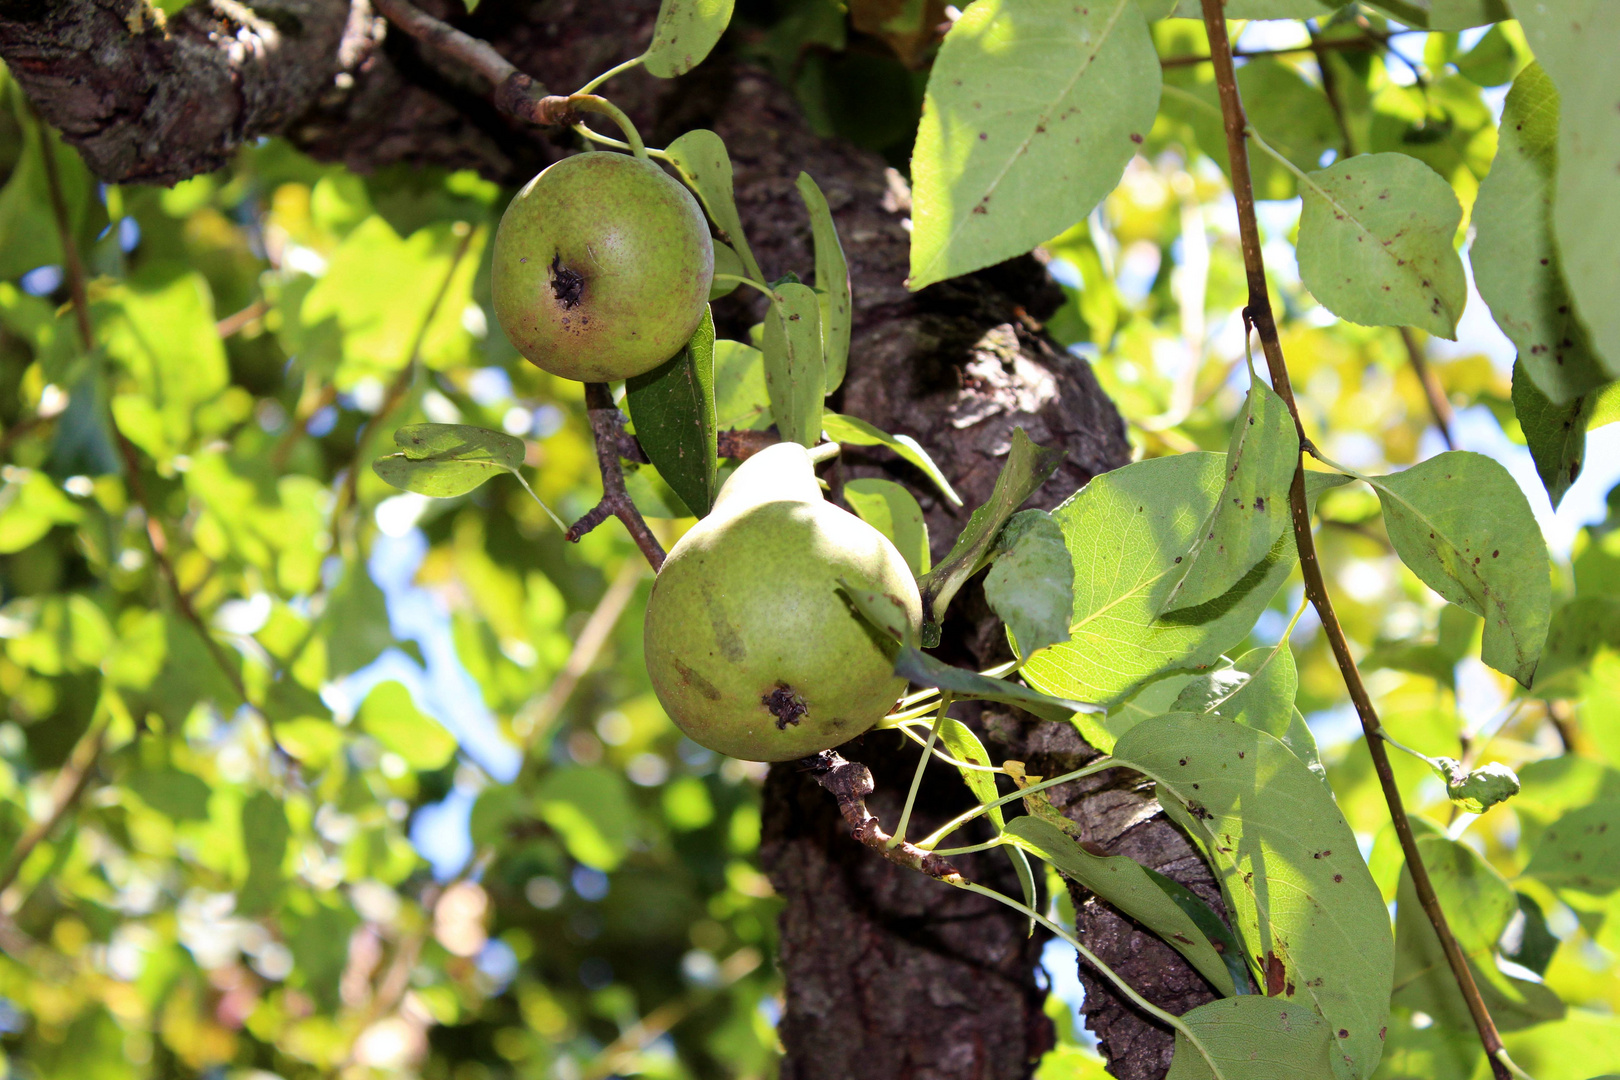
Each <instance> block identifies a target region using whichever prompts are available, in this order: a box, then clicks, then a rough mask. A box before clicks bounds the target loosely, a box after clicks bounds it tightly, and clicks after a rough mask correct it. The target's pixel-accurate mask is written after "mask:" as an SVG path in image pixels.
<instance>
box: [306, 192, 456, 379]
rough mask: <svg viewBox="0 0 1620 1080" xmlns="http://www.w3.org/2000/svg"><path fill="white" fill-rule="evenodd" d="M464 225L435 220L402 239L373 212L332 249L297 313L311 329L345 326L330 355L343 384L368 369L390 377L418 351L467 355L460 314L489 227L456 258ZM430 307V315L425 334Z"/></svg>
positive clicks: (435, 362) (441, 359)
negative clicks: (337, 351) (338, 344)
mask: <svg viewBox="0 0 1620 1080" xmlns="http://www.w3.org/2000/svg"><path fill="white" fill-rule="evenodd" d="M465 227H466V226H465V225H464V224H462V223H460V222H452V221H436V222H433V223H432V224H429V225H425V226H423V227H422V228H419V229H417V230H416V231H415V232H413V233H411V234H410V235H409V236H407V237H405V238H403V239H401V238H400V235H399V234H398V233H397V232H395V231H394V227H393V226H392V225H390V224H389V223H388V222H387V221H386V220H384V219H383V218H382V217H381V216H379V215H376V214H373V215H371V216H370V217H368V218H366V219H365V220H364V221H362V222H361V223H360V224H359V225H357V226H356V227H355V229H354V231H353V232H351V233H349V235H348V236H347V237H345V238H344V240H343V243H341V244H340V245H338V248H337V250H335V251H333V252H332V253H331V255H330V256H329V262H328V265H327V268H326V273H325V274H323V275H321V277H320V278H319V279H318V280H317V281H316V282H315V283H314V284H313V285H312V286H310V289H309V292H308V293H306V294H305V295H304V297H303V300H302V303H301V305H300V306H299V307H298V309H297V313H296V316H294V317H295V319H296V320H297V321H298V322H300V323H302V324H303V325H305V326H306V327H310V328H314V327H318V326H319V325H320V324H321V323H323V322H330V323H333V324H335V325H336V326H337V328H338V329H340V330H341V331H342V346H341V353H340V354H339V355H338V356H336V357H334V358H333V360H334V362H335V361H337V360H341V364H340V366H339V367H338V368H337V370H336V371H335V372H334V373H332V374H333V375H334V377H335V379H336V381H337V383H338V385H339V388H340V389H345V390H346V389H349V388H350V387H352V386H353V385H354V384H355V383H357V382H359V381H360V379H362V378H364V377H366V376H368V375H369V376H372V377H384V378H386V377H387V376H388V375H390V374H391V373H393V372H396V371H399V370H400V369H401V368H403V367H405V366H406V365H407V364H409V363H410V361H411V357H412V356H413V354H417V355H420V357H421V359H422V362H423V363H425V364H426V365H427V366H428V367H431V368H442V367H445V366H447V365H449V364H452V363H456V362H458V361H462V360H465V359H468V358H469V357H468V352H469V348H468V347H469V345H470V343H471V341H472V338H471V335H469V334H468V333H467V330H466V328H465V327H463V326H462V325H461V316H462V312H463V311H465V310H466V307H467V305H468V304H469V303H471V302H472V285H473V279H474V277H475V276H476V275H477V272H478V264H479V250H480V247H481V243H482V237H483V236H484V235H485V232H486V231H487V230H480V232H479V233H478V234H476V236H477V238H478V241H479V242H478V244H477V245H475V246H474V247H472V248H470V249H469V250H468V251H467V254H466V256H465V257H464V258H462V259H461V260H460V262H459V263H456V252H457V251H458V250H460V249H461V248H462V245H463V244H464V243H465V236H464V234H462V233H460V230H461V229H464V228H465ZM452 265H454V273H452V272H451V270H452ZM435 303H437V307H435ZM429 311H432V312H433V313H434V314H433V318H432V320H431V321H430V322H429V323H428V325H427V330H426V333H423V332H422V330H423V328H422V318H423V315H424V314H425V313H426V312H429ZM317 366H318V365H317ZM323 373H324V372H323Z"/></svg>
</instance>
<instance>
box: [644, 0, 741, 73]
mask: <svg viewBox="0 0 1620 1080" xmlns="http://www.w3.org/2000/svg"><path fill="white" fill-rule="evenodd" d="M731 5H732V0H664V2H663V3H662V4H661V5H659V8H658V21H657V22H656V23H654V24H653V39H652V44H651V45H649V46H648V47H647V53H646V60H645V61H644V63H645V65H646V68H647V71H648V72H650V73H651V74H653V75H656V76H658V77H659V78H660V79H673V78H675V77H676V76H677V75H685V74H686V73H687V72H688V71H691V70H692V69H693V68H695V67H697V66H698V64H700V63H702V62H703V58H704V57H705V56H708V55H709V52H710V50H712V49H713V48H714V46H715V44H716V43H717V42H718V41H719V40H720V35H721V34H724V33H725V32H726V26H727V24H729V23H730V22H731Z"/></svg>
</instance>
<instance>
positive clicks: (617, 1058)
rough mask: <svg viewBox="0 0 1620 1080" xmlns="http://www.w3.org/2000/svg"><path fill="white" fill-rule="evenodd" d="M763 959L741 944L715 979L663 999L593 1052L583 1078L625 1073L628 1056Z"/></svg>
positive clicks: (594, 1079)
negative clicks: (615, 1037)
mask: <svg viewBox="0 0 1620 1080" xmlns="http://www.w3.org/2000/svg"><path fill="white" fill-rule="evenodd" d="M763 960H764V957H763V956H762V955H761V954H760V951H759V950H758V949H756V948H754V947H753V946H752V945H744V946H743V947H742V948H740V949H738V950H737V951H736V952H734V953H732V954H731V955H730V956H728V957H726V958H725V959H724V960H722V961H721V962H720V978H719V980H718V982H716V983H714V984H713V985H711V986H708V987H704V988H702V989H696V988H694V989H692V990H688V991H687V992H686V993H684V994H682V995H681V996H679V997H677V998H675V999H674V1000H672V1001H666V1002H664V1003H663V1004H662V1005H660V1006H658V1007H657V1008H656V1009H653V1010H652V1011H651V1012H649V1013H648V1014H647V1015H646V1016H643V1017H642V1018H641V1019H640V1020H637V1021H636V1022H635V1023H633V1024H631V1025H630V1026H629V1027H627V1028H625V1029H624V1031H623V1032H622V1033H621V1034H620V1035H619V1037H618V1038H617V1039H614V1040H613V1041H612V1042H610V1043H608V1044H607V1045H606V1046H604V1047H603V1048H602V1050H601V1052H600V1053H598V1054H597V1055H596V1060H595V1062H594V1063H592V1064H591V1065H589V1066H587V1067H586V1069H585V1071H584V1073H583V1074H582V1078H583V1080H606V1078H607V1077H609V1076H613V1075H616V1074H618V1073H620V1072H628V1071H629V1070H628V1069H627V1068H626V1066H628V1065H629V1064H630V1061H631V1059H633V1057H634V1056H635V1055H636V1054H637V1053H639V1052H640V1051H642V1050H644V1049H645V1048H646V1047H647V1045H648V1044H649V1043H652V1042H653V1041H654V1040H656V1039H657V1038H658V1037H659V1036H661V1035H664V1034H665V1033H667V1032H668V1031H669V1029H670V1028H672V1027H674V1026H675V1025H676V1024H678V1023H680V1022H681V1021H682V1020H684V1019H686V1018H687V1017H688V1016H690V1015H691V1014H692V1012H693V1010H695V1009H697V1008H698V1007H699V1006H700V1005H702V1004H703V1003H704V1002H705V1001H708V1000H710V999H711V998H713V997H714V995H715V994H717V993H719V992H720V991H721V990H724V989H725V988H726V987H728V986H731V985H732V984H733V983H735V982H737V980H739V979H743V978H746V977H747V976H748V975H750V974H751V973H752V972H753V971H754V970H755V969H757V968H758V967H759V965H760V963H761V962H762V961H763Z"/></svg>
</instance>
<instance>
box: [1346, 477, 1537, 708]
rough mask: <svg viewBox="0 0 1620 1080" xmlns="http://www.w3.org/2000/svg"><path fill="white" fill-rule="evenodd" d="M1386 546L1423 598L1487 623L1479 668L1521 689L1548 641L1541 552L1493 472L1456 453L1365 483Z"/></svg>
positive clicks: (1507, 480)
mask: <svg viewBox="0 0 1620 1080" xmlns="http://www.w3.org/2000/svg"><path fill="white" fill-rule="evenodd" d="M1370 483H1371V484H1372V486H1373V490H1374V491H1376V492H1377V493H1378V499H1379V502H1381V503H1382V504H1383V507H1384V524H1385V526H1386V527H1387V529H1388V532H1389V539H1390V543H1391V544H1393V545H1394V547H1395V553H1396V554H1398V555H1399V556H1400V557H1401V561H1402V562H1404V563H1405V564H1406V565H1407V566H1408V567H1409V568H1410V569H1411V571H1412V572H1413V573H1414V574H1416V575H1417V576H1418V578H1419V579H1420V580H1421V581H1422V582H1423V583H1424V584H1425V585H1427V586H1428V587H1429V588H1431V589H1433V590H1434V591H1435V592H1437V593H1439V594H1440V595H1441V596H1443V597H1445V598H1446V599H1447V600H1449V601H1451V602H1452V603H1453V604H1456V605H1458V606H1459V607H1463V608H1466V609H1468V610H1469V611H1472V612H1473V613H1474V614H1476V615H1480V616H1482V617H1483V618H1484V619H1485V640H1484V643H1483V645H1482V647H1481V648H1480V659H1482V660H1484V661H1485V662H1486V663H1487V664H1489V665H1490V666H1491V667H1493V668H1495V669H1496V670H1498V671H1500V672H1502V673H1503V674H1506V675H1511V676H1512V677H1513V678H1515V679H1517V680H1518V681H1519V682H1520V683H1522V684H1523V685H1525V686H1529V685H1530V684H1531V681H1532V680H1533V679H1534V677H1535V673H1536V662H1537V661H1538V660H1539V659H1540V657H1541V647H1542V644H1543V642H1545V641H1546V639H1547V623H1548V619H1549V610H1548V609H1549V606H1550V605H1551V603H1552V587H1551V584H1550V583H1549V580H1548V574H1549V564H1548V562H1547V545H1546V543H1545V541H1543V540H1542V538H1541V528H1540V526H1538V525H1537V524H1536V519H1535V516H1534V515H1533V514H1531V512H1530V503H1529V502H1528V501H1527V500H1526V499H1525V497H1524V492H1523V491H1521V490H1520V489H1519V485H1518V484H1517V483H1515V482H1514V480H1513V477H1512V476H1511V475H1509V473H1508V471H1507V470H1506V469H1504V468H1503V467H1502V466H1501V465H1500V464H1499V463H1498V462H1496V461H1493V460H1492V459H1491V458H1488V457H1485V456H1484V455H1483V454H1474V453H1470V452H1468V451H1463V450H1452V451H1447V452H1446V453H1443V454H1437V455H1435V456H1434V457H1432V458H1430V459H1429V460H1427V461H1424V462H1420V463H1418V464H1416V465H1414V466H1412V467H1411V468H1410V469H1406V470H1405V471H1403V472H1398V473H1393V474H1391V475H1389V476H1380V477H1373V478H1371V480H1370Z"/></svg>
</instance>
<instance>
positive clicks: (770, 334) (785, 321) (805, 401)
mask: <svg viewBox="0 0 1620 1080" xmlns="http://www.w3.org/2000/svg"><path fill="white" fill-rule="evenodd" d="M763 351H764V353H765V386H766V388H767V389H769V390H770V394H771V413H772V414H773V415H774V416H775V417H776V427H777V430H778V431H780V432H781V433H782V438H783V439H785V440H786V441H788V442H796V443H799V444H800V445H802V446H814V445H815V444H816V442H817V441H818V440H819V439H820V438H821V424H822V416H821V399H822V398H823V397H825V396H826V390H825V384H824V383H823V381H822V380H823V377H824V374H825V370H826V367H825V363H824V362H823V360H822V357H821V302H820V301H819V300H817V299H816V294H815V291H814V290H813V289H811V288H810V287H809V286H808V285H800V284H797V283H796V282H787V283H786V284H782V285H778V286H777V287H776V288H775V289H774V290H773V296H772V300H771V310H770V313H769V314H768V315H766V316H765V341H764V349H763Z"/></svg>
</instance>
